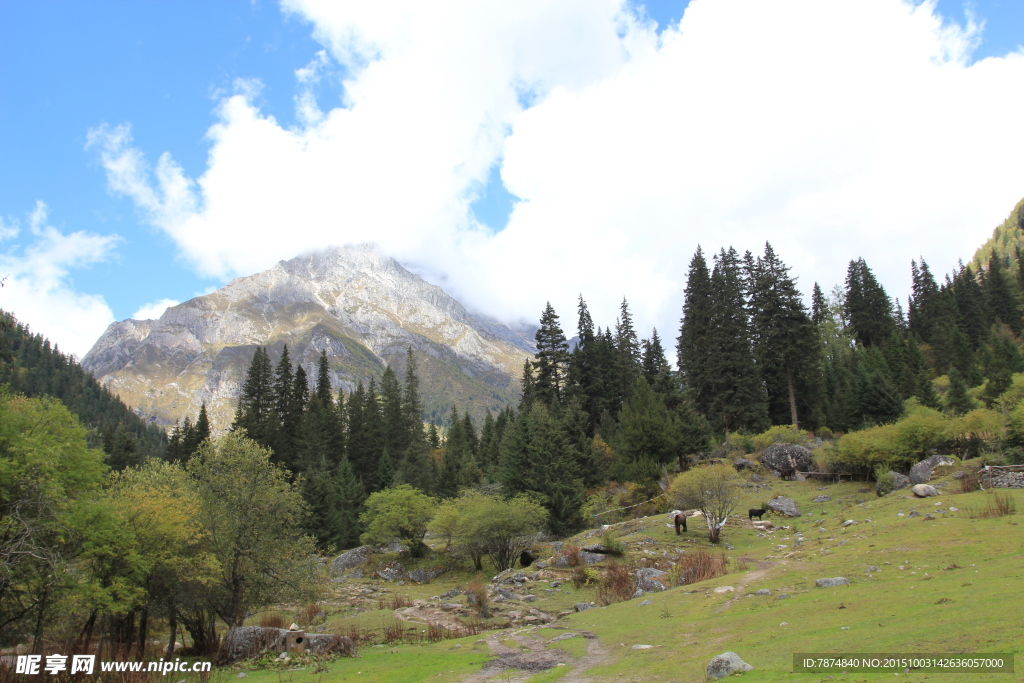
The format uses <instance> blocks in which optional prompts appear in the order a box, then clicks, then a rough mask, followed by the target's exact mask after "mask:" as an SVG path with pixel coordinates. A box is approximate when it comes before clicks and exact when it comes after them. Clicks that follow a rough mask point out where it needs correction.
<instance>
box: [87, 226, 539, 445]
mask: <svg viewBox="0 0 1024 683" xmlns="http://www.w3.org/2000/svg"><path fill="white" fill-rule="evenodd" d="M533 333H534V330H533V329H532V328H528V327H526V326H522V327H512V326H509V325H506V324H504V323H501V322H499V321H497V320H494V319H491V318H488V317H486V316H482V315H476V314H473V313H471V312H469V311H468V310H467V309H466V308H465V307H464V306H463V305H462V304H461V303H459V302H458V301H457V300H455V299H454V298H453V297H451V296H449V295H448V294H447V293H446V292H444V290H443V289H441V288H440V287H438V286H437V285H433V284H430V283H428V282H426V281H425V280H423V279H422V278H421V277H419V276H418V275H416V274H414V273H412V272H411V271H409V270H408V269H406V268H405V267H404V266H402V265H401V264H399V263H398V262H397V261H396V260H395V259H393V258H391V257H388V256H386V255H384V254H381V253H380V252H379V251H378V250H377V249H376V248H375V247H373V246H371V245H358V246H348V247H333V248H330V249H326V250H322V251H317V252H312V253H307V254H304V255H301V256H297V257H295V258H293V259H289V260H282V261H279V262H278V263H277V264H275V265H274V266H272V267H271V268H269V269H267V270H265V271H262V272H260V273H256V274H254V275H248V276H244V277H239V278H235V279H233V280H232V281H230V282H229V283H228V284H226V285H225V286H224V287H222V288H221V289H219V290H217V291H215V292H212V293H210V294H206V295H203V296H200V297H195V298H194V299H190V300H189V301H186V302H184V303H181V304H178V305H176V306H173V307H170V308H168V309H167V310H165V311H164V313H163V314H162V315H161V316H160V318H159V319H157V320H132V319H128V320H123V321H119V322H115V323H112V324H111V325H110V326H109V327H108V328H107V330H106V331H105V332H104V333H103V335H101V336H100V338H99V339H98V340H97V342H96V344H95V345H94V346H93V348H92V349H91V350H90V351H89V352H88V353H87V354H86V355H85V357H84V358H83V359H82V365H83V367H85V368H86V369H87V370H89V371H90V372H92V373H93V374H94V376H96V378H97V379H98V380H100V382H101V383H103V384H104V386H107V387H108V388H109V389H110V390H111V391H113V392H115V393H116V394H118V395H119V396H121V398H122V399H123V400H125V401H126V402H127V403H129V404H130V405H132V406H134V407H135V409H136V411H137V412H139V413H140V414H142V415H145V416H147V417H148V418H150V420H151V421H154V422H156V423H158V424H161V425H164V426H169V425H171V424H174V422H175V421H176V420H178V419H181V418H183V417H184V416H186V415H190V416H193V417H194V415H195V414H196V413H197V412H198V410H199V406H200V404H201V403H203V402H206V403H207V407H208V410H209V412H210V416H211V420H212V421H213V423H214V425H215V428H216V430H218V431H221V430H223V429H225V428H226V427H227V426H228V424H230V420H231V418H232V417H233V414H234V407H235V401H236V399H237V396H238V394H239V393H240V390H241V384H242V382H243V380H244V374H245V371H246V369H247V368H248V363H249V361H250V359H251V357H252V352H253V351H254V350H255V348H256V347H257V346H267V347H269V349H268V351H269V352H270V354H271V358H272V359H273V360H274V362H275V363H276V362H277V359H278V357H279V355H280V353H281V349H282V347H283V346H284V345H285V344H287V345H288V346H289V350H290V353H291V357H292V359H293V361H298V362H300V363H301V364H302V365H303V367H304V369H305V370H306V372H307V374H308V375H309V376H310V377H311V378H312V377H315V368H316V362H317V360H318V358H319V355H320V352H321V351H322V350H326V351H327V354H328V357H329V358H330V360H331V383H332V388H333V389H334V390H335V391H337V390H338V389H342V390H344V391H346V392H350V391H352V389H353V388H354V387H355V386H356V383H357V382H358V381H360V380H362V381H364V382H365V381H368V380H369V379H370V378H371V377H379V376H380V374H381V373H382V372H383V369H384V367H385V366H386V365H388V364H390V365H391V366H392V367H393V368H395V370H396V371H399V372H402V371H404V369H405V354H406V351H407V349H408V348H409V347H412V348H413V351H414V354H415V357H416V362H417V368H418V372H419V374H420V379H421V384H422V386H423V394H424V397H425V398H426V397H429V398H426V400H425V401H424V403H425V407H426V412H427V418H428V419H431V420H436V419H438V418H439V417H440V416H441V415H444V414H445V413H446V412H447V410H448V409H449V408H450V406H451V404H452V403H455V404H457V405H458V406H459V408H460V410H463V409H466V408H470V410H471V414H473V413H477V415H475V416H476V417H482V414H483V413H484V412H486V410H488V409H492V410H500V409H501V408H502V407H504V406H505V405H508V404H509V403H512V402H514V401H515V399H516V398H517V396H518V387H517V381H516V380H517V379H518V376H519V373H520V371H521V369H522V365H523V361H524V360H525V359H526V358H528V357H529V356H531V355H532V353H533V344H532V338H533ZM474 408H475V409H474Z"/></svg>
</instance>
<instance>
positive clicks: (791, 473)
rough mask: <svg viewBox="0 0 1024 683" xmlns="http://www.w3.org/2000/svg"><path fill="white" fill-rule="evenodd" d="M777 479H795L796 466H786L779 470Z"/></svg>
mask: <svg viewBox="0 0 1024 683" xmlns="http://www.w3.org/2000/svg"><path fill="white" fill-rule="evenodd" d="M779 479H787V480H789V481H796V468H795V467H787V468H786V469H784V470H782V471H781V472H779Z"/></svg>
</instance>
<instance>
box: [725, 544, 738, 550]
mask: <svg viewBox="0 0 1024 683" xmlns="http://www.w3.org/2000/svg"><path fill="white" fill-rule="evenodd" d="M725 549H726V550H736V546H734V545H733V544H732V543H726V544H725Z"/></svg>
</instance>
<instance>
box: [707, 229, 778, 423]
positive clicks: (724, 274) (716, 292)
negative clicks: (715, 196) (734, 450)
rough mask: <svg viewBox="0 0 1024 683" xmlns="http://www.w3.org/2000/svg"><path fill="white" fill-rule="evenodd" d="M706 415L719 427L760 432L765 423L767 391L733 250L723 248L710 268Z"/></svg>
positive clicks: (739, 271)
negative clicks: (710, 294) (754, 345)
mask: <svg viewBox="0 0 1024 683" xmlns="http://www.w3.org/2000/svg"><path fill="white" fill-rule="evenodd" d="M711 292H712V299H711V303H712V306H711V318H710V323H711V324H710V326H709V332H708V335H707V343H708V348H709V350H710V351H709V353H708V354H707V358H706V363H707V365H706V366H705V368H704V370H702V372H706V373H707V386H708V389H709V394H710V404H709V405H708V407H707V411H708V418H709V421H710V422H711V423H712V425H713V426H714V427H717V428H718V429H719V430H722V431H726V432H728V431H735V430H749V431H761V430H762V429H764V428H765V427H766V426H767V424H768V410H767V396H766V394H765V388H764V384H763V383H762V381H761V379H760V377H759V375H758V369H757V365H756V363H755V360H754V355H753V353H752V349H751V345H750V328H749V322H748V319H747V306H746V301H745V299H744V296H743V274H742V272H741V270H740V260H739V257H738V255H737V253H736V250H735V249H733V248H731V247H730V248H729V250H728V251H726V250H725V249H722V250H721V252H720V253H719V254H718V255H717V256H716V257H715V268H714V270H713V271H712V273H711Z"/></svg>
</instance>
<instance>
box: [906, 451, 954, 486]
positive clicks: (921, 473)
mask: <svg viewBox="0 0 1024 683" xmlns="http://www.w3.org/2000/svg"><path fill="white" fill-rule="evenodd" d="M955 464H956V460H954V459H953V458H951V457H950V456H948V455H933V456H931V457H930V458H925V459H924V460H922V461H921V462H919V463H917V464H916V465H914V466H913V467H911V468H910V483H911V484H924V483H926V482H928V481H931V478H932V471H933V470H934V469H935V468H936V467H938V466H940V465H955Z"/></svg>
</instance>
